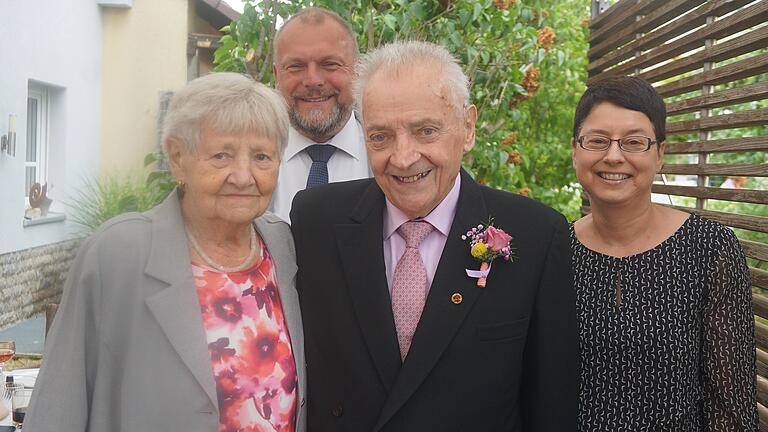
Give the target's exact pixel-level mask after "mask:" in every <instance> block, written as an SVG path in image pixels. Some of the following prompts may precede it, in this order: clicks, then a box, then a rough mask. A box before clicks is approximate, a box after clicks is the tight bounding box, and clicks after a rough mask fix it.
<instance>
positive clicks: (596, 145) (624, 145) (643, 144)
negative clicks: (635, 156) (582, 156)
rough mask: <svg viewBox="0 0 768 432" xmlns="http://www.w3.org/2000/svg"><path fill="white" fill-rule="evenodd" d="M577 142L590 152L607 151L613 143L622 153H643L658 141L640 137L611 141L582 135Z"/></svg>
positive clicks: (605, 138)
mask: <svg viewBox="0 0 768 432" xmlns="http://www.w3.org/2000/svg"><path fill="white" fill-rule="evenodd" d="M576 142H578V143H579V147H581V148H583V149H584V150H589V151H605V150H608V148H609V147H611V144H612V143H613V142H616V143H617V144H618V145H619V148H620V149H621V150H622V151H625V152H627V153H642V152H646V151H648V150H649V149H650V148H651V146H652V145H654V144H656V143H657V142H658V141H656V140H653V139H651V138H648V137H645V136H639V135H636V136H635V135H633V136H626V137H623V138H618V139H611V138H608V137H607V136H602V135H582V136H580V137H579V138H578V139H577V140H576Z"/></svg>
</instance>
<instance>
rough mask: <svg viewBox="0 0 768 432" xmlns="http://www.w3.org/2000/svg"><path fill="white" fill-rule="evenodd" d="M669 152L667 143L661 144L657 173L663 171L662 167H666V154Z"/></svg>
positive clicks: (657, 160)
mask: <svg viewBox="0 0 768 432" xmlns="http://www.w3.org/2000/svg"><path fill="white" fill-rule="evenodd" d="M665 151H667V142H666V141H662V142H660V143H659V148H658V154H657V156H656V157H657V159H656V172H657V173H658V172H659V171H661V167H663V166H664V152H665Z"/></svg>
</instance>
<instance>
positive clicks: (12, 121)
mask: <svg viewBox="0 0 768 432" xmlns="http://www.w3.org/2000/svg"><path fill="white" fill-rule="evenodd" d="M2 152H6V153H8V155H10V156H16V115H15V114H11V115H9V116H8V133H7V134H5V135H3V136H2V137H0V153H2Z"/></svg>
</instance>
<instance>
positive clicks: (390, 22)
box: [382, 14, 397, 31]
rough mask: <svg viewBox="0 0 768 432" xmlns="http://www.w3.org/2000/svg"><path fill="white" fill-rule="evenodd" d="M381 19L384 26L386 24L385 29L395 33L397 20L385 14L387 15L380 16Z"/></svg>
mask: <svg viewBox="0 0 768 432" xmlns="http://www.w3.org/2000/svg"><path fill="white" fill-rule="evenodd" d="M382 19H383V20H384V24H386V26H387V27H389V28H390V29H392V31H396V30H397V18H395V17H394V16H392V15H389V14H387V15H384V16H382Z"/></svg>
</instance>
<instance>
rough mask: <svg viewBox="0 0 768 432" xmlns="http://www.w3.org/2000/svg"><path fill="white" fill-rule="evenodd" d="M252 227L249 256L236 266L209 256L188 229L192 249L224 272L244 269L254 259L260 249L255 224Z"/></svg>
mask: <svg viewBox="0 0 768 432" xmlns="http://www.w3.org/2000/svg"><path fill="white" fill-rule="evenodd" d="M250 227H251V242H250V248H251V251H250V252H249V253H248V256H247V257H245V261H243V262H242V263H240V265H238V266H235V267H225V266H223V265H221V264H219V263H217V262H216V261H214V260H213V259H211V257H209V256H208V255H206V254H205V252H203V248H201V247H200V245H199V244H198V243H197V240H195V237H194V236H193V235H192V233H191V232H189V230H187V238H188V239H189V243H190V244H191V245H192V249H194V250H195V252H197V254H198V255H200V258H202V259H203V261H205V263H206V264H208V265H209V266H211V267H212V268H214V269H216V270H218V271H220V272H222V273H236V272H239V271H243V270H245V269H247V268H248V266H249V265H250V264H251V262H252V261H253V258H254V257H255V256H256V251H257V250H258V247H256V230H255V229H254V228H253V224H251V225H250Z"/></svg>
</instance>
